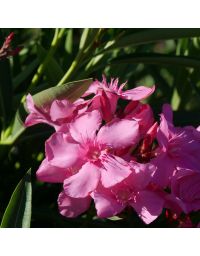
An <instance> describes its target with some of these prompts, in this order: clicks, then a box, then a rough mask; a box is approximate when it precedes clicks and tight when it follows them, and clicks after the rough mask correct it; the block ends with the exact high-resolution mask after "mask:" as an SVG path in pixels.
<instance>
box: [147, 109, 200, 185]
mask: <svg viewBox="0 0 200 256" xmlns="http://www.w3.org/2000/svg"><path fill="white" fill-rule="evenodd" d="M157 140H158V143H159V147H158V148H157V157H156V158H154V159H152V161H151V163H152V164H154V165H156V166H157V172H155V176H154V182H156V183H157V184H159V185H161V186H162V187H166V186H167V185H168V184H169V182H170V179H171V177H172V176H173V175H174V174H175V173H176V170H177V169H179V168H188V169H192V170H198V169H199V166H200V159H199V157H198V154H200V137H198V131H197V130H195V128H193V127H183V128H181V127H174V125H173V123H172V110H171V107H170V105H167V104H165V105H164V106H163V114H161V122H160V126H159V129H158V133H157Z"/></svg>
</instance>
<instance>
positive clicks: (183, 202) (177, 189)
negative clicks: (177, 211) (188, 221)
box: [171, 169, 200, 214]
mask: <svg viewBox="0 0 200 256" xmlns="http://www.w3.org/2000/svg"><path fill="white" fill-rule="evenodd" d="M171 193H172V195H173V196H174V197H176V198H177V200H178V203H179V206H180V207H181V208H182V210H183V212H184V213H186V214H188V213H190V212H192V211H198V210H200V169H199V171H198V172H196V171H193V170H189V169H180V170H178V172H177V173H176V175H174V176H173V177H172V180H171Z"/></svg>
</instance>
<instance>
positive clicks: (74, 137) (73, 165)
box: [37, 110, 139, 198]
mask: <svg viewBox="0 0 200 256" xmlns="http://www.w3.org/2000/svg"><path fill="white" fill-rule="evenodd" d="M101 121H102V119H101V115H100V113H99V111H97V110H94V111H92V112H88V113H85V114H83V115H81V116H79V117H78V118H76V119H75V120H74V121H73V122H71V123H70V124H69V127H68V128H69V129H68V131H69V133H68V134H64V133H61V132H57V133H54V134H53V135H52V136H51V138H50V139H49V140H48V141H47V142H46V160H45V162H44V164H43V167H40V169H39V170H40V171H39V172H38V174H37V175H38V177H40V176H41V174H42V176H43V177H45V179H46V180H47V179H52V178H53V176H52V172H53V171H56V169H53V171H52V172H51V174H50V175H51V177H49V176H48V175H49V168H48V165H49V164H50V165H51V166H54V167H55V168H58V173H60V175H61V173H62V172H64V169H65V170H69V172H70V174H69V175H71V176H70V177H69V178H66V179H65V180H64V190H65V193H66V194H67V195H68V196H70V197H75V198H84V197H86V196H88V195H89V193H91V192H92V191H93V190H95V189H96V187H97V186H98V184H99V182H100V181H101V182H102V184H103V186H104V187H110V186H113V185H115V184H117V183H119V182H121V181H122V180H123V179H125V178H127V177H128V176H129V175H130V174H131V168H130V166H129V165H128V163H127V162H126V161H125V160H124V159H123V158H121V157H120V156H117V155H115V151H117V150H119V149H123V148H126V147H129V146H131V145H136V144H137V142H138V140H139V132H138V124H137V122H136V121H134V120H119V119H116V120H113V121H112V122H110V123H108V124H107V125H105V126H103V127H101V128H100V130H99V127H100V125H101ZM98 130H99V131H98ZM97 131H98V134H96V132H97ZM45 166H46V167H47V168H46V167H45ZM41 169H42V171H41ZM72 174H73V175H72ZM64 175H65V174H64ZM61 176H62V175H61ZM66 177H67V174H66ZM55 179H56V180H57V178H56V176H55Z"/></svg>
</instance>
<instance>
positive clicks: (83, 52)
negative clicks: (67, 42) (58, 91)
mask: <svg viewBox="0 0 200 256" xmlns="http://www.w3.org/2000/svg"><path fill="white" fill-rule="evenodd" d="M103 32H104V31H103V29H99V31H98V32H97V33H96V35H95V36H94V38H93V40H92V42H91V43H90V44H89V46H88V47H86V48H85V49H84V48H83V49H81V50H80V51H79V52H78V54H77V56H76V58H75V59H74V61H73V62H72V64H71V66H70V68H69V69H68V70H67V72H66V73H65V75H64V76H63V77H62V79H61V80H60V81H59V82H58V84H57V86H60V85H62V84H64V83H65V82H66V81H67V80H69V78H70V77H71V76H72V74H73V73H74V72H75V71H76V70H77V68H78V67H79V64H80V63H81V62H82V60H84V58H85V57H87V56H88V54H90V52H91V51H92V50H93V46H94V43H95V42H96V41H97V40H98V38H99V37H100V36H101V35H102V33H103Z"/></svg>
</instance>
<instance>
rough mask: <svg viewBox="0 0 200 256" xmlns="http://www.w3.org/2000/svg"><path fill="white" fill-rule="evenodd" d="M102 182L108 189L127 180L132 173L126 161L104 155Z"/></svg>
mask: <svg viewBox="0 0 200 256" xmlns="http://www.w3.org/2000/svg"><path fill="white" fill-rule="evenodd" d="M101 163H102V165H103V166H104V168H105V169H104V168H102V169H101V182H102V184H103V186H104V187H106V188H108V187H111V186H114V185H115V184H117V183H119V182H121V181H122V180H124V179H125V178H127V177H128V176H129V175H130V174H131V173H132V172H131V169H130V167H129V165H128V163H127V162H126V161H124V160H123V159H122V158H120V157H117V156H108V155H104V157H103V159H102V160H101Z"/></svg>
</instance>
